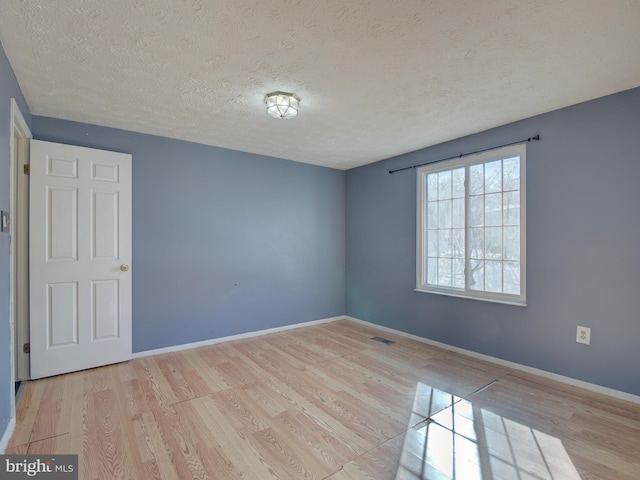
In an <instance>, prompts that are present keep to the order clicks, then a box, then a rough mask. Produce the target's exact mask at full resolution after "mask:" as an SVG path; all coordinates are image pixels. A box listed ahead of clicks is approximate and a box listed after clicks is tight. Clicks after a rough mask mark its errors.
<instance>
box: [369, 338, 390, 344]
mask: <svg viewBox="0 0 640 480" xmlns="http://www.w3.org/2000/svg"><path fill="white" fill-rule="evenodd" d="M371 340H375V341H376V342H380V343H384V344H385V345H391V344H392V343H396V342H394V341H393V340H387V339H386V338H382V337H371Z"/></svg>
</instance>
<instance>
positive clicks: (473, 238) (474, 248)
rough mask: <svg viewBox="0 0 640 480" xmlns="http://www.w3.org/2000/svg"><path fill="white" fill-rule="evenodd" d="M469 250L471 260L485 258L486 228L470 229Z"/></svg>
mask: <svg viewBox="0 0 640 480" xmlns="http://www.w3.org/2000/svg"><path fill="white" fill-rule="evenodd" d="M469 250H470V252H469V253H470V255H471V258H484V228H471V229H469Z"/></svg>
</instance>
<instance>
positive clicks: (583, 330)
mask: <svg viewBox="0 0 640 480" xmlns="http://www.w3.org/2000/svg"><path fill="white" fill-rule="evenodd" d="M576 342H578V343H584V344H585V345H591V329H590V328H589V327H581V326H580V325H578V331H577V332H576Z"/></svg>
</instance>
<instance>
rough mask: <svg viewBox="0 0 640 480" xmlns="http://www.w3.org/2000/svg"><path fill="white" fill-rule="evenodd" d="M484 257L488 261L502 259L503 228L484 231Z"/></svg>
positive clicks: (491, 228)
mask: <svg viewBox="0 0 640 480" xmlns="http://www.w3.org/2000/svg"><path fill="white" fill-rule="evenodd" d="M484 249H485V252H484V256H485V258H487V259H494V260H499V259H501V258H502V227H490V228H486V229H485V231H484Z"/></svg>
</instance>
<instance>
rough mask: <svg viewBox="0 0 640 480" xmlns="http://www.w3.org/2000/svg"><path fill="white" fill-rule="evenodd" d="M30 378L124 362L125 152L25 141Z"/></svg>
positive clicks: (127, 341) (127, 282)
mask: <svg viewBox="0 0 640 480" xmlns="http://www.w3.org/2000/svg"><path fill="white" fill-rule="evenodd" d="M29 192H30V193H29V291H30V342H31V378H33V379H35V378H41V377H47V376H51V375H57V374H59V373H66V372H72V371H76V370H83V369H85V368H91V367H97V366H100V365H107V364H110V363H116V362H121V361H124V360H129V359H130V358H131V269H130V268H129V265H130V263H131V155H128V154H123V153H115V152H106V151H103V150H94V149H90V148H82V147H75V146H70V145H61V144H57V143H50V142H42V141H36V140H32V141H31V169H30V190H29Z"/></svg>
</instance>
